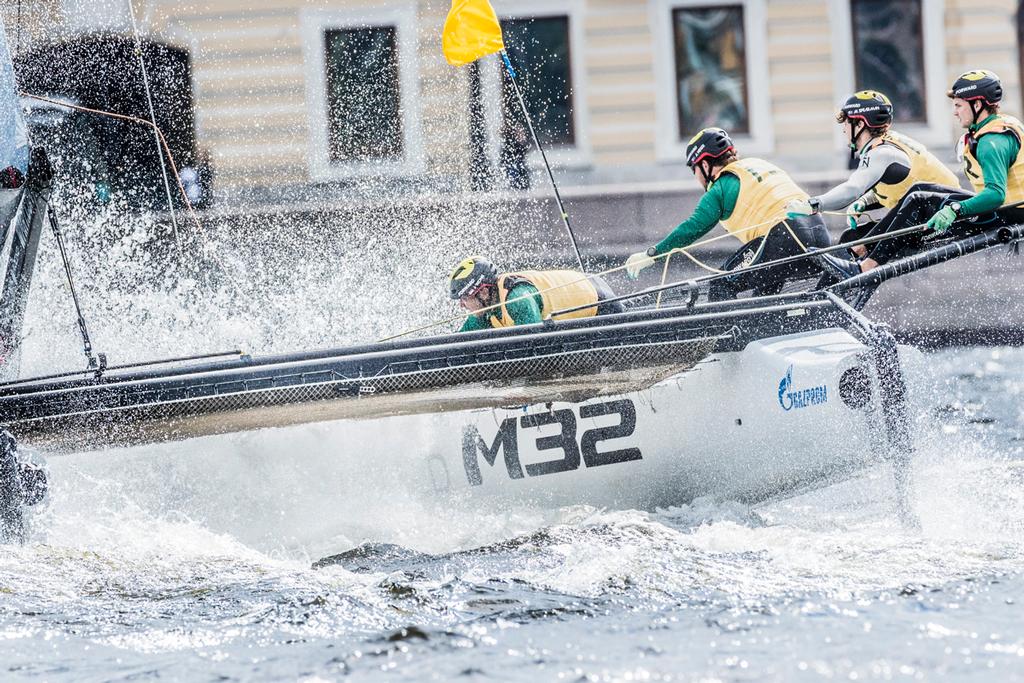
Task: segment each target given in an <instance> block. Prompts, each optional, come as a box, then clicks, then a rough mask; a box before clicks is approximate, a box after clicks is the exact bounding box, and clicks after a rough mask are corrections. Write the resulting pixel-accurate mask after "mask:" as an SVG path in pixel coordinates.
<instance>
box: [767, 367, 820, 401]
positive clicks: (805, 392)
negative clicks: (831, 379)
mask: <svg viewBox="0 0 1024 683" xmlns="http://www.w3.org/2000/svg"><path fill="white" fill-rule="evenodd" d="M822 403H828V387H827V386H826V385H824V384H822V385H821V386H817V387H810V388H808V389H796V390H794V389H793V366H792V365H790V366H789V369H788V370H786V376H785V377H783V378H782V381H781V382H779V406H781V407H782V409H783V410H786V411H789V410H793V409H794V408H809V407H811V406H817V405H821V404H822Z"/></svg>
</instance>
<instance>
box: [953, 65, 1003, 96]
mask: <svg viewBox="0 0 1024 683" xmlns="http://www.w3.org/2000/svg"><path fill="white" fill-rule="evenodd" d="M946 97H948V98H950V99H954V98H956V99H961V100H984V102H985V104H998V103H999V101H1000V100H1002V99H1003V84H1002V83H1000V82H999V76H996V75H995V74H994V73H992V72H991V71H987V70H985V69H975V70H974V71H968V72H966V73H962V74H960V76H959V77H958V78H957V79H956V80H955V81H953V87H952V88H950V89H949V90H948V91H946Z"/></svg>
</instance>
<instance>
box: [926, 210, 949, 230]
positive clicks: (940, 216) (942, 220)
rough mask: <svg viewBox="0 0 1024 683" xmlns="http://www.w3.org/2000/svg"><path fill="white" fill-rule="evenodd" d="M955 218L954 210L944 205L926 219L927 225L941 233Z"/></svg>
mask: <svg viewBox="0 0 1024 683" xmlns="http://www.w3.org/2000/svg"><path fill="white" fill-rule="evenodd" d="M955 220H956V211H954V210H953V209H952V207H949V206H944V207H942V208H941V209H939V211H938V212H937V213H936V214H935V215H934V216H932V217H931V218H930V219H929V220H928V227H929V228H931V229H932V230H934V231H935V232H937V233H939V234H942V233H944V232H946V230H948V229H949V226H950V225H952V224H953V221H955Z"/></svg>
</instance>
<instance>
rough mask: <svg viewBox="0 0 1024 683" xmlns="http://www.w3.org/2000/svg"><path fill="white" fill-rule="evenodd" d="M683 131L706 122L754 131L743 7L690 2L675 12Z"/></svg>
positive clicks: (683, 135) (684, 135)
mask: <svg viewBox="0 0 1024 683" xmlns="http://www.w3.org/2000/svg"><path fill="white" fill-rule="evenodd" d="M672 32H673V35H674V47H675V59H676V103H677V106H676V110H677V112H678V115H679V136H680V139H683V140H687V139H689V138H690V137H691V136H693V134H694V133H696V132H697V131H699V130H701V129H702V128H707V127H708V126H720V127H722V128H725V129H726V130H728V131H729V132H731V133H748V132H750V111H749V107H748V106H747V68H746V64H747V62H746V37H745V36H744V35H743V7H742V6H740V5H735V6H723V7H693V8H691V7H687V8H685V9H676V10H673V12H672Z"/></svg>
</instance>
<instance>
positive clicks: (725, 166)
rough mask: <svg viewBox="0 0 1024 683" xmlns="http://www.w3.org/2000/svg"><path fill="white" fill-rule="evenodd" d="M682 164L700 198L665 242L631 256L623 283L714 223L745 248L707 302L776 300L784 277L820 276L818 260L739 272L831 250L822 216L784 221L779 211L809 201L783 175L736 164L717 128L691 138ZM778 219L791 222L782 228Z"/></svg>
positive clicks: (757, 163) (746, 162) (767, 167)
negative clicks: (745, 296) (748, 293)
mask: <svg viewBox="0 0 1024 683" xmlns="http://www.w3.org/2000/svg"><path fill="white" fill-rule="evenodd" d="M686 165H687V166H688V167H689V168H690V170H691V171H693V174H694V176H696V178H697V182H698V183H700V185H701V187H703V188H704V189H705V193H704V196H703V197H701V199H700V201H699V202H698V203H697V207H696V209H694V212H693V215H691V216H690V217H689V218H687V219H686V220H685V221H683V222H682V223H680V224H679V225H678V226H677V227H676V228H675V230H673V231H672V232H671V233H670V234H669V235H668V236H667V237H665V238H664V239H663V240H661V241H660V242H658V243H657V244H655V245H654V246H652V247H650V248H649V249H647V250H646V251H642V252H639V253H636V254H633V255H632V256H630V257H629V260H627V261H626V272H627V274H628V275H629V277H631V278H633V279H636V278H637V277H638V276H639V274H640V271H641V270H643V269H644V268H648V267H649V266H651V265H652V264H653V263H654V257H655V256H659V255H661V254H665V253H668V252H669V251H671V250H672V249H676V248H680V247H686V246H689V245H690V244H693V243H694V242H696V241H697V240H698V239H700V238H701V237H702V236H704V235H705V234H707V233H708V232H709V231H710V230H711V229H712V228H714V227H715V226H716V225H717V224H718V223H719V222H721V223H722V225H723V226H725V229H726V230H728V231H729V232H730V233H732V235H733V236H735V237H736V238H737V239H738V240H740V242H742V243H743V246H742V247H741V248H740V249H739V251H737V252H736V253H735V254H733V255H732V256H731V257H730V258H729V259H728V260H727V261H726V262H725V264H724V265H723V266H722V267H721V269H722V270H736V271H737V272H736V274H735V275H730V276H729V277H727V278H721V279H717V280H714V281H713V282H712V285H711V290H710V291H709V293H708V296H709V298H710V299H713V300H720V299H731V298H735V297H736V295H737V294H739V293H740V292H743V291H745V290H753V294H754V295H764V294H775V293H778V292H779V291H780V290H781V289H782V287H783V285H784V284H785V283H786V281H787V280H789V279H798V278H804V277H813V276H814V275H817V274H818V273H820V272H821V267H820V266H819V259H813V260H812V259H804V260H797V261H794V262H792V263H788V264H785V265H779V266H773V267H770V268H765V269H764V270H759V271H755V272H751V273H746V272H743V269H744V268H746V267H748V266H751V265H755V264H758V263H765V262H768V261H775V260H777V259H781V258H785V257H787V256H795V255H797V254H801V253H803V251H804V249H803V247H806V248H807V249H813V248H818V247H827V246H830V245H831V244H832V241H831V239H830V237H829V234H828V230H827V229H826V227H825V222H824V220H823V219H822V217H821V216H819V215H808V216H798V217H796V218H794V219H792V220H788V221H787V220H786V208H785V207H786V206H787V205H788V204H790V203H791V202H793V201H794V200H801V201H806V200H807V198H808V197H807V193H806V192H804V191H803V190H802V189H800V187H799V186H798V185H797V184H796V183H794V182H793V180H792V179H791V178H790V177H789V176H788V175H787V174H786V173H785V172H784V171H783V170H782V169H780V168H778V167H777V166H775V165H773V164H770V163H768V162H767V161H764V160H762V159H754V158H743V159H741V158H740V157H739V155H738V154H737V152H736V147H735V145H733V141H732V138H730V137H729V134H728V133H727V132H725V131H724V130H722V129H721V128H705V129H704V130H702V131H700V132H699V133H697V134H696V135H695V136H693V138H692V139H691V140H690V142H689V144H688V145H687V147H686ZM783 221H786V222H787V223H788V224H789V227H788V228H787V226H786V225H784V224H783ZM791 230H792V232H791ZM794 234H795V236H796V238H797V239H799V242H797V240H796V239H794ZM800 243H802V244H803V247H801V245H800Z"/></svg>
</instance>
